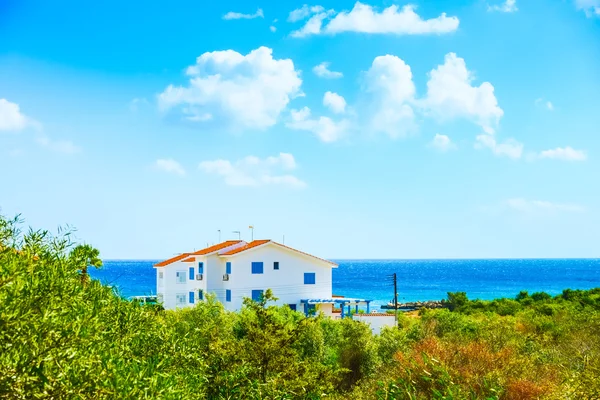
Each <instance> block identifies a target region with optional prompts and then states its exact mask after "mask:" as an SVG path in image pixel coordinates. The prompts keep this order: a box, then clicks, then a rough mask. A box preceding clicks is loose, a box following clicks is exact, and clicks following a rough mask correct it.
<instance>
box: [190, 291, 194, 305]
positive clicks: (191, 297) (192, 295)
mask: <svg viewBox="0 0 600 400" xmlns="http://www.w3.org/2000/svg"><path fill="white" fill-rule="evenodd" d="M190 304H194V292H190Z"/></svg>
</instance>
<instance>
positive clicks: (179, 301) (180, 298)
mask: <svg viewBox="0 0 600 400" xmlns="http://www.w3.org/2000/svg"><path fill="white" fill-rule="evenodd" d="M175 302H176V303H177V305H178V306H180V305H183V304H185V294H183V293H178V294H177V295H176V296H175Z"/></svg>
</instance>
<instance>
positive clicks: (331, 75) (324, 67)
mask: <svg viewBox="0 0 600 400" xmlns="http://www.w3.org/2000/svg"><path fill="white" fill-rule="evenodd" d="M330 64H331V63H329V62H327V61H324V62H322V63H321V64H319V65H316V66H314V67H313V69H312V70H313V72H314V73H315V75H317V76H318V77H319V78H325V79H336V78H341V77H343V76H344V74H342V73H341V72H336V71H330V70H329V65H330Z"/></svg>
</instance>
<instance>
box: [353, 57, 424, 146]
mask: <svg viewBox="0 0 600 400" xmlns="http://www.w3.org/2000/svg"><path fill="white" fill-rule="evenodd" d="M365 89H366V91H367V92H368V93H370V94H372V95H373V99H372V100H373V101H372V104H373V106H374V110H375V111H374V113H373V116H372V118H371V122H370V125H371V128H372V130H373V131H374V132H384V133H386V134H387V135H389V136H390V137H392V138H397V137H401V136H405V135H407V134H409V133H410V132H412V131H413V130H415V123H414V118H415V115H414V111H413V108H412V105H411V104H412V103H413V102H414V97H415V91H416V90H415V85H414V83H413V80H412V72H411V69H410V66H409V65H408V64H406V63H405V62H404V61H403V60H402V59H401V58H399V57H396V56H392V55H389V54H388V55H385V56H379V57H375V59H374V60H373V63H372V64H371V68H369V70H368V71H367V72H366V74H365Z"/></svg>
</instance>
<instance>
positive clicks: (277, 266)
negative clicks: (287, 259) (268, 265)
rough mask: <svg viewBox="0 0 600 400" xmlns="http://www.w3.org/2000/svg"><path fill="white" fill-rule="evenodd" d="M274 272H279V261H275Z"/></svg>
mask: <svg viewBox="0 0 600 400" xmlns="http://www.w3.org/2000/svg"><path fill="white" fill-rule="evenodd" d="M273 270H275V271H279V261H273Z"/></svg>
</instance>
